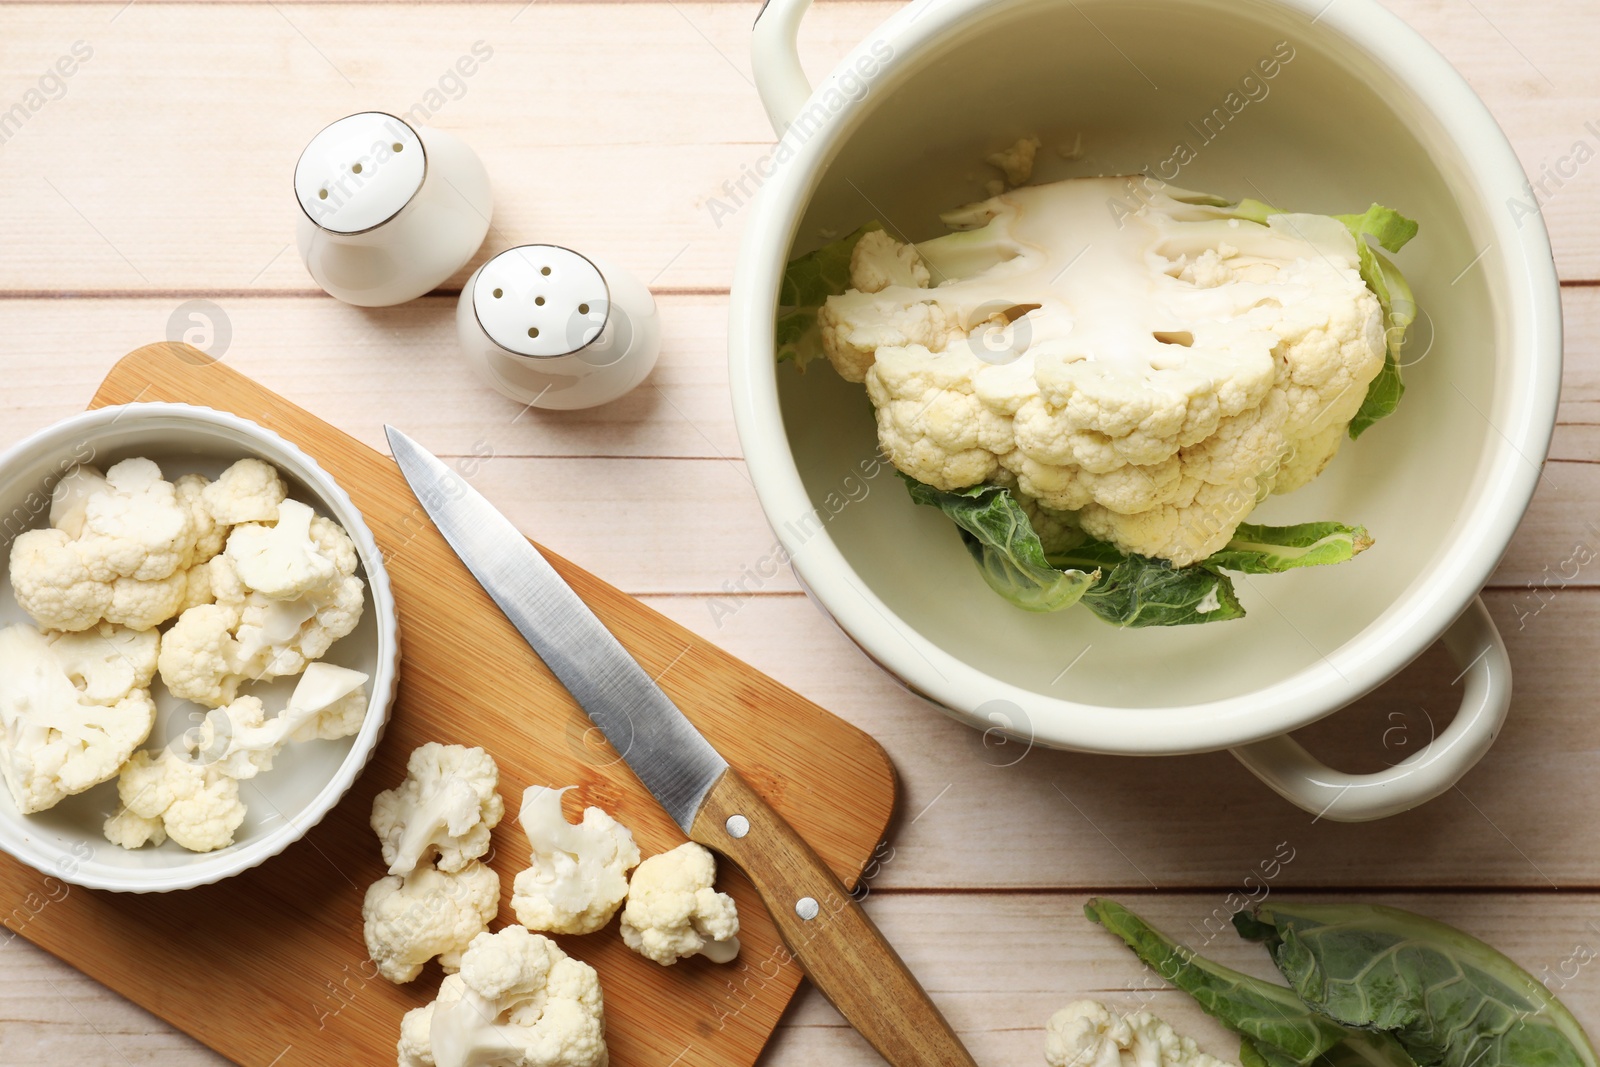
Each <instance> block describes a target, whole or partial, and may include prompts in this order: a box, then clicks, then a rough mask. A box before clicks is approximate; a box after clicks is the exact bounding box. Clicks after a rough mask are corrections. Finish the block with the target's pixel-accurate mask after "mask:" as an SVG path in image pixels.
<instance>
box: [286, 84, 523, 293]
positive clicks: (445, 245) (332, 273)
mask: <svg viewBox="0 0 1600 1067" xmlns="http://www.w3.org/2000/svg"><path fill="white" fill-rule="evenodd" d="M294 192H295V199H297V200H298V201H299V202H300V209H301V213H302V214H301V217H300V219H299V220H298V222H297V224H296V234H295V235H296V238H297V241H298V244H299V246H300V258H301V259H303V260H305V264H306V269H307V270H309V271H310V272H311V277H312V278H314V279H316V282H317V284H318V285H320V286H322V288H323V289H325V290H326V291H327V292H328V294H329V295H330V296H334V297H337V298H338V299H340V300H343V301H345V302H346V303H348V304H357V305H360V306H362V307H386V306H388V305H391V304H400V303H404V302H405V301H407V300H413V299H415V298H416V297H419V296H421V295H422V294H423V293H426V292H428V291H430V290H432V289H435V288H437V287H438V286H439V285H440V284H441V283H443V282H444V281H445V280H446V279H448V278H449V277H450V276H451V275H452V274H454V273H455V272H456V271H458V270H460V269H461V268H462V267H463V266H465V265H466V262H467V261H468V260H469V259H471V258H472V255H473V253H474V252H476V251H477V250H478V246H479V245H481V244H482V243H483V238H484V235H485V234H486V233H488V232H489V215H490V212H491V211H492V209H493V199H492V197H491V196H490V192H489V175H488V172H487V171H485V170H484V168H483V163H482V162H481V161H480V160H479V159H478V156H477V154H476V153H474V152H473V151H472V149H471V148H469V147H467V145H466V143H465V142H464V141H462V140H461V139H460V138H459V137H456V136H455V135H454V134H450V133H446V132H445V131H443V130H435V129H429V128H423V129H415V128H413V127H412V126H410V125H409V124H408V123H406V122H405V121H404V120H403V119H401V118H399V117H397V116H395V115H390V114H388V113H386V112H382V111H364V112H362V113H360V114H358V115H349V116H346V117H345V118H342V119H340V120H339V121H337V122H335V123H333V124H332V125H330V126H327V127H325V128H324V129H323V130H322V131H321V132H320V133H318V134H317V135H316V136H315V137H313V138H312V139H311V143H310V144H308V145H307V146H306V149H305V151H304V152H302V153H301V155H300V160H299V162H298V163H296V164H295V168H294Z"/></svg>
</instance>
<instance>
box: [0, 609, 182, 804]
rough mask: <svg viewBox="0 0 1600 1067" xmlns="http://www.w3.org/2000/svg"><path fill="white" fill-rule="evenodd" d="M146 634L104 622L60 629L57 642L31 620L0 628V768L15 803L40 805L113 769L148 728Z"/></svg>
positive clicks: (151, 707)
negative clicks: (80, 630)
mask: <svg viewBox="0 0 1600 1067" xmlns="http://www.w3.org/2000/svg"><path fill="white" fill-rule="evenodd" d="M155 640H156V635H155V634H153V633H150V634H139V635H132V636H129V635H126V634H123V633H122V632H120V631H118V630H116V629H115V628H107V629H105V630H102V631H96V633H95V634H94V635H92V636H91V635H79V634H73V635H70V636H69V637H67V638H60V639H58V641H60V642H64V643H63V644H61V647H60V649H59V651H58V649H57V647H56V646H55V645H53V644H52V643H51V641H50V640H49V639H48V638H46V637H45V635H43V634H41V633H40V632H39V631H37V630H35V629H34V628H33V627H31V626H26V625H16V626H10V627H7V628H6V629H5V630H0V728H3V729H4V737H3V738H0V771H3V772H4V776H5V780H6V786H7V788H8V789H9V790H10V792H11V798H12V800H14V801H15V802H16V805H17V810H18V811H20V812H22V813H23V814H24V815H27V814H30V813H32V812H37V811H44V810H45V809H46V808H50V807H54V806H55V805H56V804H58V803H60V802H61V801H62V800H64V799H65V798H67V797H69V796H72V795H74V794H77V793H81V792H83V791H84V790H86V789H89V788H90V787H92V786H95V785H99V784H100V783H101V782H104V781H107V780H109V779H111V778H113V777H115V776H116V773H117V769H118V768H119V767H121V766H122V764H123V762H124V761H126V760H127V759H128V757H129V755H130V754H131V753H132V752H133V750H134V749H135V748H137V747H138V746H139V745H140V744H141V743H143V741H144V739H145V738H146V737H148V736H149V734H150V728H151V726H153V725H154V724H155V717H156V706H155V703H154V701H152V700H151V698H150V690H149V688H148V686H149V684H150V677H151V675H150V671H149V669H148V668H149V657H150V653H151V651H152V650H153V647H154V646H153V642H154V641H155ZM97 642H98V643H97ZM119 649H120V650H122V651H121V652H119ZM122 655H125V656H126V661H125V662H124V661H122V660H120V659H119V656H122Z"/></svg>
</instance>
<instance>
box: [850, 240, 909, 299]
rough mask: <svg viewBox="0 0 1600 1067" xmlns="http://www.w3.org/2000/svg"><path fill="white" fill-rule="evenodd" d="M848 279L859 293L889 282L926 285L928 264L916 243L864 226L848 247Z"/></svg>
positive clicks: (880, 287) (904, 284)
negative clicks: (852, 244)
mask: <svg viewBox="0 0 1600 1067" xmlns="http://www.w3.org/2000/svg"><path fill="white" fill-rule="evenodd" d="M850 281H851V282H852V283H853V284H854V285H855V287H856V288H857V289H860V290H861V291H862V292H863V293H876V292H878V291H879V290H881V289H887V288H889V286H891V285H902V286H910V287H913V288H919V289H926V288H927V287H928V281H929V276H928V265H927V264H926V263H924V262H922V257H921V256H920V255H918V254H917V246H916V245H903V244H901V243H900V242H899V241H896V240H895V239H894V238H893V237H890V236H889V235H888V234H886V233H884V232H883V231H882V230H868V231H867V232H866V233H864V234H862V235H861V239H860V240H859V241H857V242H856V246H855V247H854V248H852V249H851V250H850Z"/></svg>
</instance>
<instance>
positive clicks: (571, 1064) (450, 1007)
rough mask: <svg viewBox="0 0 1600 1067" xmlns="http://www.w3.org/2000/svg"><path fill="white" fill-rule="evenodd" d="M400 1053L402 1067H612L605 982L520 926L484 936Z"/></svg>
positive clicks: (414, 1015) (404, 1034) (419, 1013)
mask: <svg viewBox="0 0 1600 1067" xmlns="http://www.w3.org/2000/svg"><path fill="white" fill-rule="evenodd" d="M397 1052H398V1060H399V1064H400V1067H495V1065H505V1067H605V1065H606V1063H607V1062H608V1061H609V1056H608V1054H607V1050H606V1020H605V1001H604V998H603V997H602V995H601V992H600V976H599V975H598V974H596V973H595V970H594V968H593V967H591V966H589V965H588V964H587V963H583V962H582V961H580V960H575V959H573V958H572V957H570V956H568V955H567V954H566V953H565V952H563V951H561V946H559V945H557V944H556V943H555V942H554V941H551V940H550V939H549V938H547V937H545V936H543V935H542V934H535V933H530V932H529V931H528V930H526V929H525V928H523V927H521V926H508V927H506V928H505V929H503V930H500V931H498V932H496V933H492V934H489V933H484V934H479V935H478V936H477V937H475V938H473V940H472V944H471V945H470V946H469V947H468V949H467V951H466V953H465V954H464V955H463V956H462V958H461V972H460V973H459V974H452V975H450V976H449V977H447V978H445V980H444V983H443V984H442V985H440V986H439V996H438V998H437V999H436V1000H435V1001H434V1002H433V1003H432V1004H429V1005H428V1006H427V1007H425V1008H417V1009H414V1010H412V1011H411V1012H409V1013H407V1015H406V1017H405V1019H404V1021H403V1022H402V1023H401V1027H400V1041H399V1044H398V1047H397Z"/></svg>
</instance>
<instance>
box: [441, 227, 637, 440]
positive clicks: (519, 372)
mask: <svg viewBox="0 0 1600 1067" xmlns="http://www.w3.org/2000/svg"><path fill="white" fill-rule="evenodd" d="M456 336H457V338H458V339H459V340H460V342H461V351H462V354H463V355H464V356H465V357H466V360H467V363H468V365H469V366H471V368H472V370H473V372H474V373H476V374H477V375H478V377H479V378H481V379H483V380H484V381H485V382H487V383H488V384H489V385H492V386H494V387H495V388H496V389H498V390H500V392H502V393H504V394H505V395H506V396H508V397H510V398H512V399H513V400H516V401H517V402H518V403H522V404H527V405H530V406H532V407H539V408H553V409H563V410H565V409H571V408H589V407H594V406H595V405H597V404H604V403H607V402H608V401H611V400H615V399H616V398H617V397H619V396H621V395H622V394H624V393H626V392H628V391H629V390H630V389H632V388H633V387H634V386H636V385H638V384H639V383H640V382H642V381H644V379H645V376H646V375H647V374H649V373H650V369H651V368H652V367H654V366H655V363H656V357H657V356H658V355H659V354H660V351H661V316H660V313H659V312H658V311H657V310H656V302H655V298H654V297H652V296H651V295H650V290H649V289H648V288H646V287H645V285H644V283H642V282H641V281H639V279H638V278H636V277H634V276H633V275H632V274H630V273H628V272H627V271H625V270H623V269H621V268H620V267H617V266H614V265H612V264H609V263H606V262H605V261H604V260H600V259H595V258H592V257H589V256H584V255H580V254H579V253H577V252H574V251H573V250H572V249H570V248H563V247H562V246H560V245H546V244H534V245H520V246H518V247H516V248H510V249H507V250H506V251H504V252H501V253H500V254H499V255H497V256H495V257H494V258H493V259H491V260H489V261H488V262H486V263H484V264H483V266H481V267H479V268H478V269H477V270H476V271H475V272H474V273H473V275H472V277H471V278H470V279H468V281H467V284H466V286H465V287H464V288H463V289H462V290H461V300H460V302H459V303H458V304H457V305H456Z"/></svg>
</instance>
